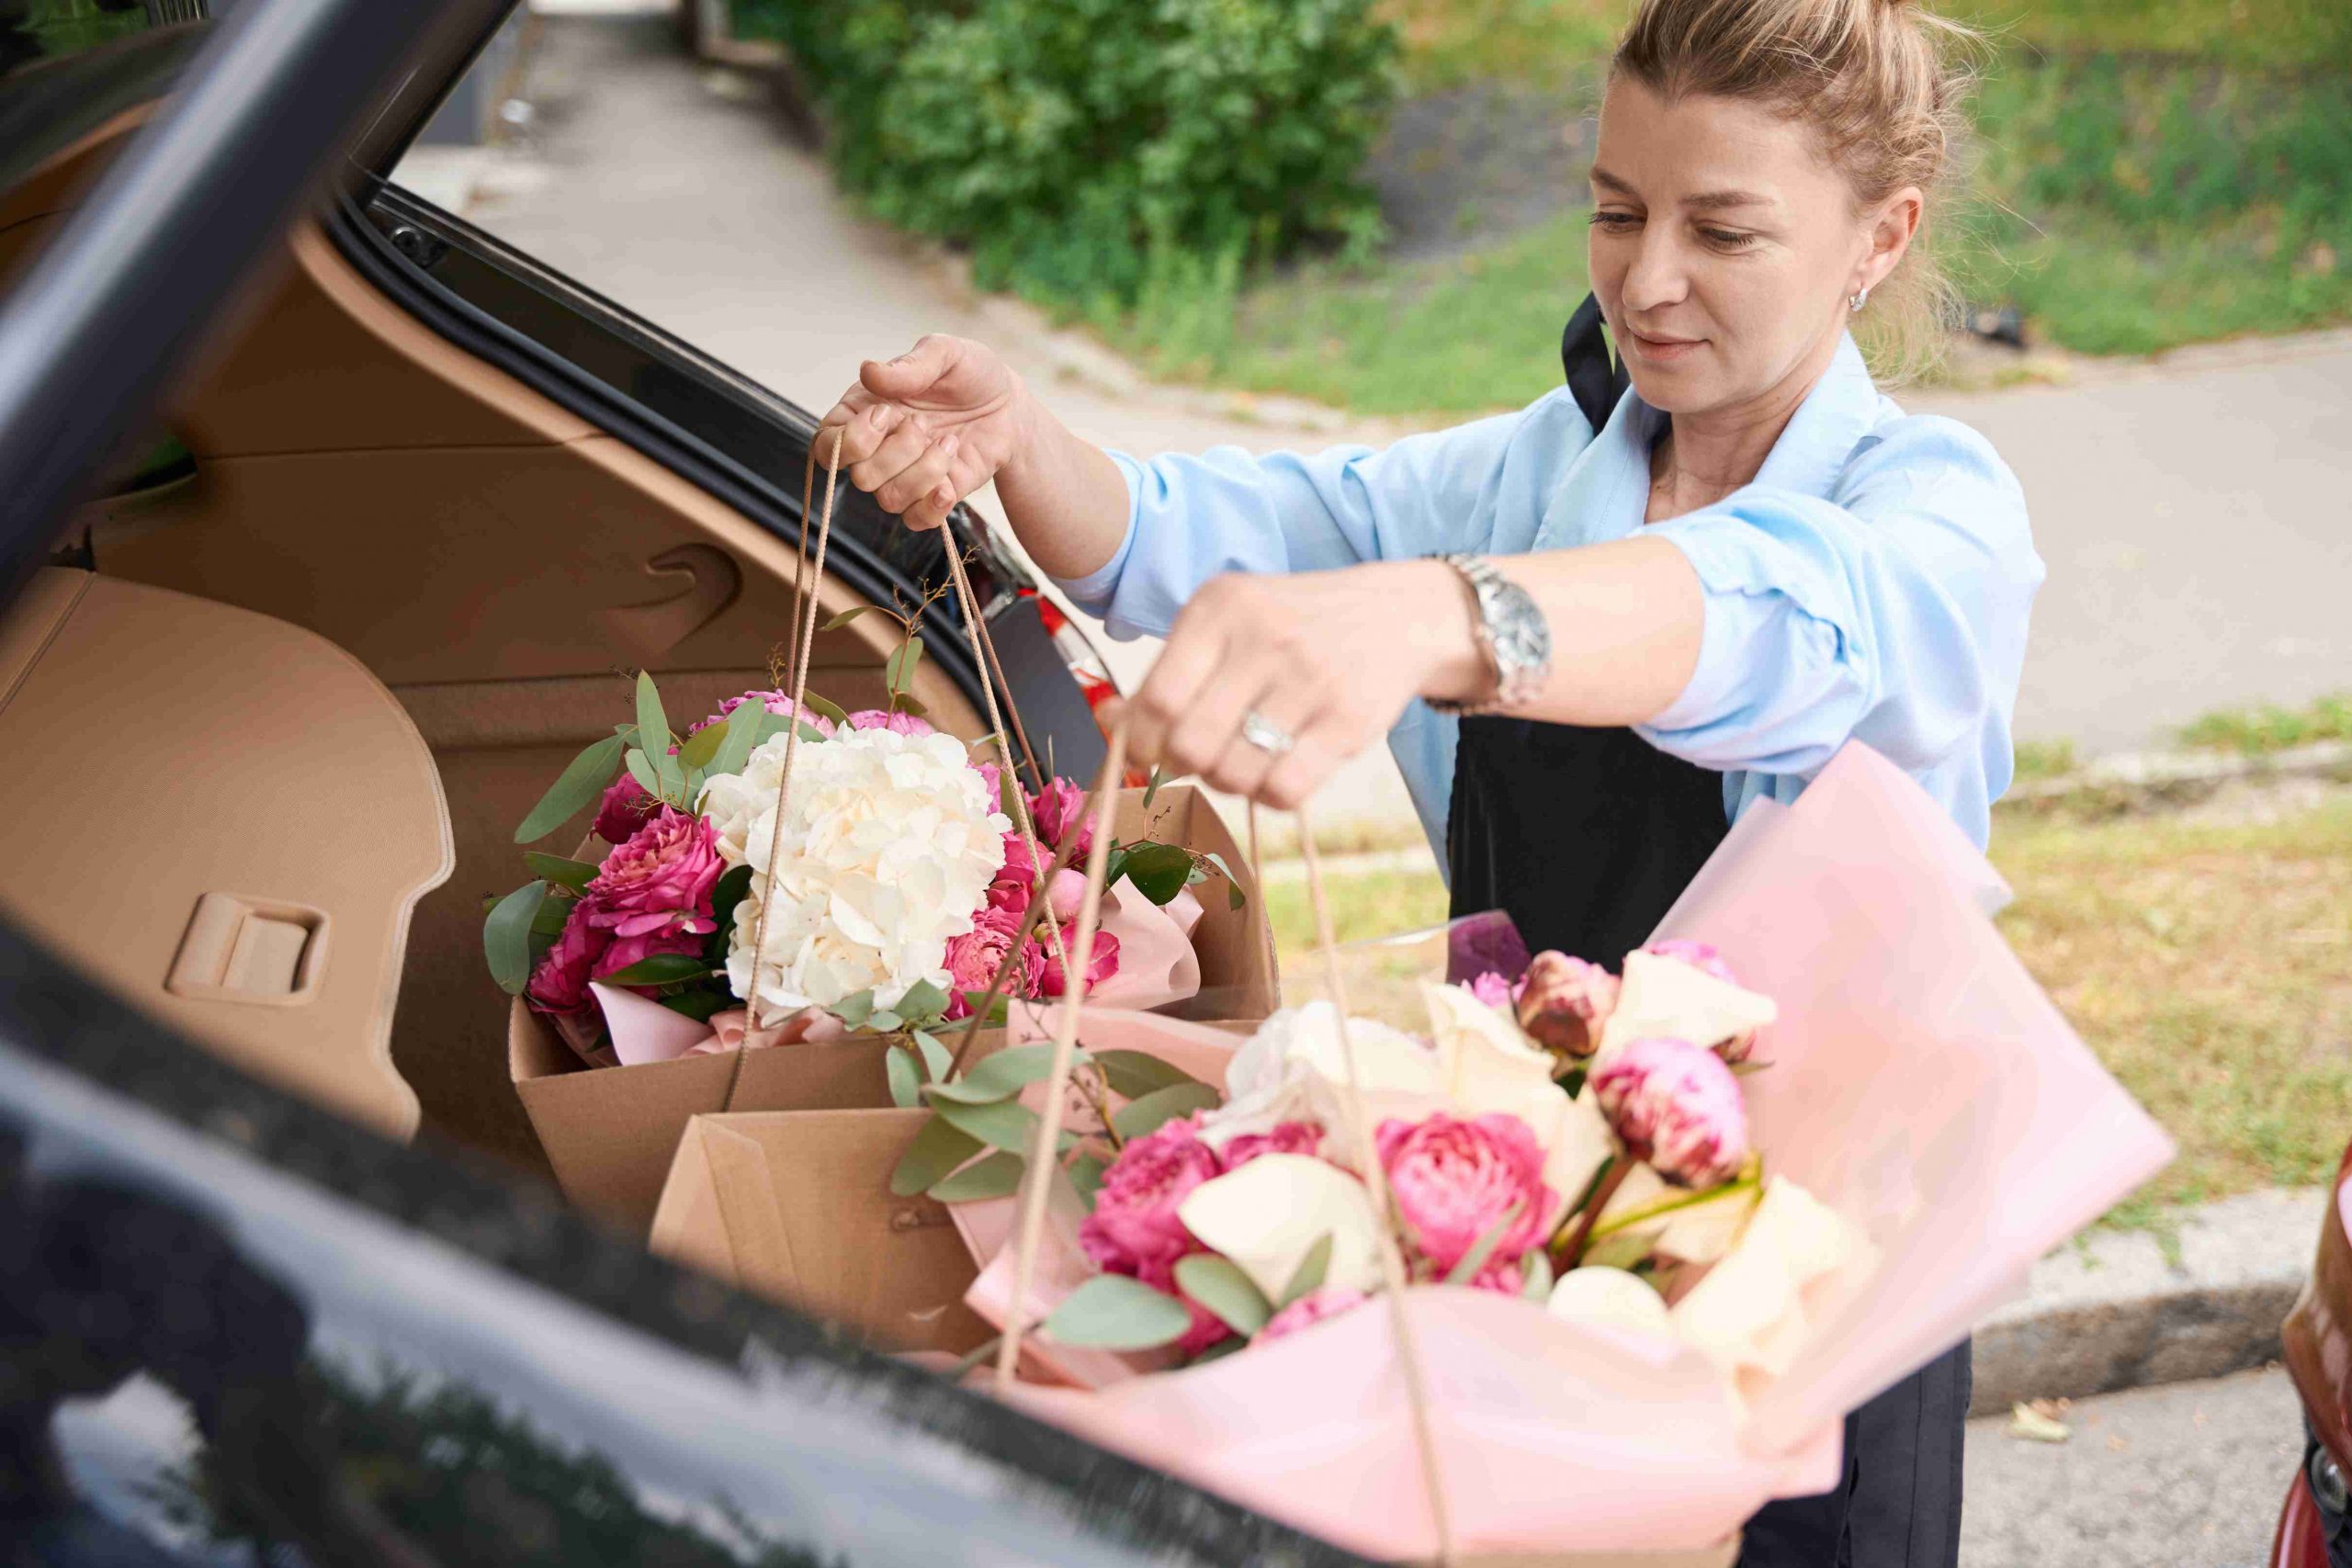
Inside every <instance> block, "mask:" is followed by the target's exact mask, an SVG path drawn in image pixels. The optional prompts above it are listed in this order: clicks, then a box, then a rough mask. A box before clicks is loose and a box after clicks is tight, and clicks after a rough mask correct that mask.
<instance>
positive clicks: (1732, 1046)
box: [1642, 937, 1756, 1062]
mask: <svg viewBox="0 0 2352 1568" xmlns="http://www.w3.org/2000/svg"><path fill="white" fill-rule="evenodd" d="M1642 951H1643V952H1644V953H1656V954H1657V956H1658V957H1660V958H1671V959H1674V960H1676V961H1678V962H1679V963H1683V964H1689V965H1691V968H1693V969H1696V970H1698V971H1700V972H1701V973H1702V974H1706V975H1712V976H1714V977H1715V978H1716V979H1718V980H1721V981H1722V982H1723V983H1724V985H1726V986H1736V985H1738V984H1739V976H1736V975H1735V974H1733V973H1732V970H1731V965H1730V964H1727V963H1725V962H1724V955H1723V954H1722V953H1718V952H1716V951H1715V950H1714V948H1713V946H1712V945H1711V944H1709V943H1707V942H1692V941H1691V940H1690V939H1688V938H1687V937H1668V938H1667V939H1666V940H1665V941H1663V942H1651V943H1650V944H1649V945H1648V946H1647V947H1645V948H1643V949H1642ZM1755 1050H1756V1032H1755V1031H1754V1030H1752V1029H1751V1030H1749V1031H1748V1032H1747V1033H1745V1034H1735V1035H1733V1036H1732V1037H1731V1038H1730V1039H1728V1040H1726V1041H1724V1042H1723V1043H1721V1044H1719V1045H1717V1046H1716V1047H1715V1054H1716V1055H1719V1056H1721V1057H1722V1058H1723V1059H1724V1061H1726V1062H1745V1061H1746V1060H1747V1058H1748V1056H1749V1055H1751V1054H1753V1053H1754V1051H1755Z"/></svg>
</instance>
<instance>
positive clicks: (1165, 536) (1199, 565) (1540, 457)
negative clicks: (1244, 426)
mask: <svg viewBox="0 0 2352 1568" xmlns="http://www.w3.org/2000/svg"><path fill="white" fill-rule="evenodd" d="M1554 437H1556V438H1554ZM1589 437H1590V431H1589V427H1588V426H1587V425H1586V424H1585V423H1584V420H1583V416H1582V415H1581V414H1579V413H1577V412H1576V407H1575V404H1574V402H1573V401H1572V400H1568V399H1567V398H1566V394H1565V393H1559V394H1554V395H1552V396H1549V397H1546V398H1544V399H1542V400H1538V401H1537V402H1535V403H1533V404H1532V405H1530V406H1529V407H1528V408H1525V409H1522V410H1520V411H1518V412H1514V413H1508V414H1498V415H1496V416H1494V417H1493V418H1491V419H1483V420H1478V421H1476V422H1474V423H1469V424H1464V425H1460V426H1456V427H1455V428H1453V429H1451V430H1442V431H1433V432H1430V433H1429V434H1421V435H1412V436H1408V437H1406V438H1405V439H1403V440H1401V441H1397V442H1396V443H1394V444H1393V445H1391V446H1385V447H1373V446H1337V447H1333V448H1331V449H1329V450H1328V451H1325V452H1320V453H1317V454H1314V455H1312V456H1303V455H1301V454H1298V453H1295V452H1274V453H1269V454H1266V455H1264V456H1258V455H1255V454H1252V453H1250V452H1248V451H1245V450H1244V449H1242V448H1241V447H1238V446H1218V447H1213V448H1211V449H1210V450H1209V451H1207V452H1204V453H1202V454H1200V455H1199V456H1197V457H1193V456H1188V455H1179V454H1169V455H1166V456H1163V457H1154V458H1151V459H1149V460H1148V461H1146V460H1142V459H1138V458H1136V457H1128V456H1126V455H1125V454H1124V453H1118V452H1114V453H1112V454H1111V457H1112V460H1113V461H1114V463H1116V464H1117V465H1118V467H1119V471H1120V472H1121V473H1122V474H1124V475H1125V478H1126V481H1127V496H1128V509H1129V510H1128V520H1127V532H1126V536H1125V540H1124V541H1123V542H1122V543H1121V545H1120V547H1119V549H1118V553H1117V554H1115V555H1114V557H1113V558H1111V560H1110V561H1109V562H1108V563H1107V564H1106V565H1104V566H1103V568H1102V569H1101V570H1097V571H1095V572H1093V573H1092V574H1091V575H1090V576H1087V577H1084V578H1080V579H1076V580H1066V581H1063V582H1062V584H1061V586H1062V589H1063V591H1064V592H1067V593H1068V594H1069V596H1070V598H1071V600H1072V601H1073V602H1074V603H1075V604H1078V605H1079V606H1080V608H1081V609H1084V610H1086V611H1088V612H1089V613H1091V614H1093V615H1100V616H1101V617H1102V618H1103V624H1104V625H1105V626H1107V627H1108V628H1109V629H1110V632H1111V634H1112V635H1113V636H1114V637H1160V636H1165V635H1166V634H1167V631H1168V628H1169V626H1170V625H1171V624H1173V622H1174V621H1175V618H1176V613H1177V612H1178V611H1179V610H1181V609H1182V608H1183V606H1184V604H1185V603H1186V602H1187V601H1188V600H1190V599H1191V598H1192V596H1193V593H1194V592H1197V591H1198V590H1199V588H1200V586H1201V584H1202V583H1204V582H1206V581H1208V580H1209V579H1211V578H1213V577H1216V576H1218V575H1219V574H1221V573H1224V572H1229V571H1250V572H1281V571H1316V570H1327V569H1329V568H1335V567H1343V566H1352V565H1355V564H1357V563H1359V562H1363V561H1369V560H1385V559H1395V558H1406V557H1411V556H1419V555H1428V554H1430V553H1433V552H1436V551H1441V550H1497V549H1524V548H1526V547H1527V539H1528V538H1532V532H1533V528H1534V524H1535V520H1536V518H1537V516H1538V514H1539V513H1540V511H1541V502H1542V496H1543V493H1544V487H1545V484H1546V483H1547V482H1548V478H1547V476H1556V474H1557V472H1558V468H1559V464H1560V462H1561V460H1562V446H1561V442H1562V441H1570V442H1572V445H1571V446H1569V447H1568V450H1569V451H1570V452H1573V450H1574V449H1575V446H1581V445H1582V443H1583V442H1584V441H1586V440H1589ZM1522 536H1523V537H1522ZM1514 539H1516V542H1514Z"/></svg>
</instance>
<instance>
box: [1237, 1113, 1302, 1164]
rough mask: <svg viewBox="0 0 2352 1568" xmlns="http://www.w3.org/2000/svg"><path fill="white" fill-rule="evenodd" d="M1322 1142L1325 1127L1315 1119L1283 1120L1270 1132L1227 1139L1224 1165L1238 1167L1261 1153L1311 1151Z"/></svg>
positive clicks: (1299, 1153)
mask: <svg viewBox="0 0 2352 1568" xmlns="http://www.w3.org/2000/svg"><path fill="white" fill-rule="evenodd" d="M1322 1143H1323V1129H1322V1128H1320V1127H1317V1125H1316V1124H1315V1123H1314V1122H1283V1123H1281V1124H1280V1125H1278V1126H1277V1127H1275V1128H1274V1129H1273V1131H1272V1132H1270V1133H1244V1134H1241V1135H1240V1136H1239V1137H1238V1138H1231V1139H1228V1140H1227V1142H1226V1145H1225V1168H1226V1169H1227V1170H1238V1169H1239V1168H1241V1167H1243V1166H1245V1165H1248V1164H1249V1163H1250V1161H1251V1160H1253V1159H1256V1158H1257V1157H1258V1156H1260V1155H1311V1154H1313V1153H1314V1152H1315V1151H1316V1150H1317V1148H1318V1147H1320V1146H1321V1145H1322Z"/></svg>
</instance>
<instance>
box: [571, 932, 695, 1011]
mask: <svg viewBox="0 0 2352 1568" xmlns="http://www.w3.org/2000/svg"><path fill="white" fill-rule="evenodd" d="M701 951H702V939H701V938H700V937H698V936H695V935H694V934H692V933H691V932H688V931H663V930H662V929H660V928H659V927H656V928H655V929H654V930H652V931H644V932H640V933H639V934H638V935H636V936H622V935H619V934H618V933H616V934H615V935H614V937H613V944H612V945H611V946H610V947H607V948H606V949H605V951H604V953H602V954H601V955H600V956H599V957H598V958H597V960H596V964H595V967H594V968H593V969H591V970H590V971H589V978H590V979H593V980H602V979H605V978H606V977H607V976H613V975H617V974H619V973H620V972H621V971H622V970H624V969H627V968H628V967H629V966H630V965H631V964H637V963H639V962H641V961H643V960H645V959H648V958H651V957H653V956H654V955H655V954H657V953H700V952H701ZM628 988H629V989H630V990H633V991H635V992H637V994H638V995H639V996H644V997H650V996H652V995H654V994H655V993H656V992H657V991H658V990H659V989H660V987H655V986H631V987H628Z"/></svg>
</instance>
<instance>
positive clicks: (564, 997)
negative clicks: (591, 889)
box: [523, 898, 613, 1013]
mask: <svg viewBox="0 0 2352 1568" xmlns="http://www.w3.org/2000/svg"><path fill="white" fill-rule="evenodd" d="M595 910H596V904H595V900H594V899H593V898H582V899H581V900H580V901H579V902H578V903H576V904H574V905H573V906H572V908H571V919H568V920H566V921H565V922H564V925H563V931H562V934H560V935H559V936H558V937H557V938H556V939H555V945H554V946H553V947H551V948H549V949H548V953H547V956H546V957H545V958H542V959H540V960H539V966H538V967H537V969H535V970H533V971H532V972H531V983H530V984H529V985H528V986H526V987H524V993H523V994H524V996H525V997H526V998H527V999H528V1000H529V1002H530V1004H531V1006H533V1007H534V1008H537V1010H539V1011H541V1012H562V1013H577V1012H586V1011H587V1010H589V1009H590V1008H592V1007H594V1005H595V998H594V997H592V996H590V995H589V994H588V981H589V979H590V978H591V976H592V972H593V971H594V968H595V966H596V962H597V960H599V959H601V958H603V957H604V956H605V949H607V948H609V947H611V946H612V944H613V933H612V932H611V931H607V930H605V928H604V927H603V926H600V925H598V924H597V923H596V922H595V921H594V919H592V918H591V917H592V916H593V915H594V913H595Z"/></svg>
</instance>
